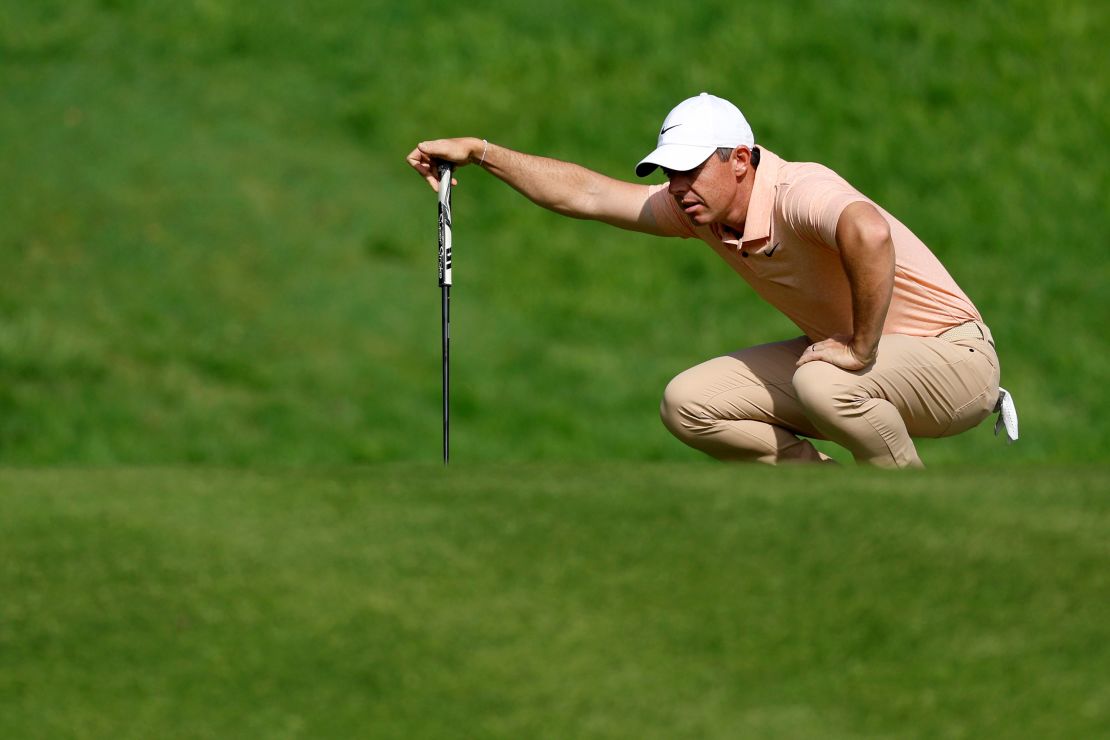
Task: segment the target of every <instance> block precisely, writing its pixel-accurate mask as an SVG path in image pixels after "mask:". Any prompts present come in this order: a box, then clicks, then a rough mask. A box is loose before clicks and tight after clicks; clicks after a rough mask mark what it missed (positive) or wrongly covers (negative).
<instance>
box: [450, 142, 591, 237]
mask: <svg viewBox="0 0 1110 740" xmlns="http://www.w3.org/2000/svg"><path fill="white" fill-rule="evenodd" d="M476 149H477V151H476V152H475V153H474V154H473V155H472V157H471V162H472V163H474V164H480V165H481V167H482V168H483V169H485V170H487V171H488V172H489V173H490V174H492V175H494V176H495V177H497V178H499V179H500V180H502V181H504V182H505V183H507V184H508V185H509V186H510V187H512V188H513V189H514V190H516V191H518V192H519V193H521V194H522V195H523V196H524V197H526V198H528V199H529V200H530V201H532V202H533V203H535V204H536V205H539V206H542V207H544V208H547V209H549V210H552V211H555V212H556V213H559V214H562V215H564V216H571V217H574V218H596V217H597V212H596V211H597V209H596V208H594V207H592V205H591V204H592V203H593V202H594V200H595V199H596V198H597V196H598V195H599V193H601V191H602V188H603V186H604V184H605V181H607V180H608V179H609V178H607V177H606V176H605V175H602V174H600V173H597V172H594V171H593V170H589V169H586V168H585V167H582V166H580V165H577V164H573V163H571V162H563V161H560V160H558V159H550V158H548V157H539V156H536V155H533V154H524V153H523V152H517V151H514V150H512V149H508V148H506V147H503V146H498V145H497V144H494V143H492V142H491V143H489V144H488V145H487V144H484V143H483V142H482V141H480V140H479V141H478V143H477V146H476ZM483 150H484V151H485V157H484V158H483V157H482V151H483Z"/></svg>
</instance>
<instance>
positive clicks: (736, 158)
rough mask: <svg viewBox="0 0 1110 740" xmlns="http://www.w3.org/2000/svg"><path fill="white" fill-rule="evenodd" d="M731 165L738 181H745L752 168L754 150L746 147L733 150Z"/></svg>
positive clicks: (730, 159)
mask: <svg viewBox="0 0 1110 740" xmlns="http://www.w3.org/2000/svg"><path fill="white" fill-rule="evenodd" d="M729 164H730V165H732V174H733V175H735V176H736V179H737V180H743V179H744V176H745V175H747V174H748V172H749V171H750V170H751V168H752V150H751V149H748V147H746V146H738V147H736V148H735V149H733V150H732V156H731V157H730V158H729Z"/></svg>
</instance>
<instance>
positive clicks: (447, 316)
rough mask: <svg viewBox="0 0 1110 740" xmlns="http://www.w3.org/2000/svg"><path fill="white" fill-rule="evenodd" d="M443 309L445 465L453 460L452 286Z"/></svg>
mask: <svg viewBox="0 0 1110 740" xmlns="http://www.w3.org/2000/svg"><path fill="white" fill-rule="evenodd" d="M440 303H441V305H442V309H443V327H442V333H443V464H444V465H446V464H447V463H448V462H450V460H451V286H450V285H444V286H443V288H442V290H441V291H440Z"/></svg>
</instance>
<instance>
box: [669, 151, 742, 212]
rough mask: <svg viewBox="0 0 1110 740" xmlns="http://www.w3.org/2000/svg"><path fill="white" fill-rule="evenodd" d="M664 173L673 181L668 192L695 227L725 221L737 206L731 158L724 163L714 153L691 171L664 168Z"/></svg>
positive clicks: (734, 175) (735, 182)
mask: <svg viewBox="0 0 1110 740" xmlns="http://www.w3.org/2000/svg"><path fill="white" fill-rule="evenodd" d="M734 156H735V155H734ZM663 173H664V174H665V175H666V176H667V179H669V180H670V185H669V186H668V188H667V191H668V192H669V193H670V194H671V197H672V198H674V199H675V202H676V203H678V207H679V208H681V209H682V211H683V213H685V214H686V218H688V219H690V221H691V222H692V223H693V224H694V225H695V226H705V225H707V224H711V223H714V222H724V221H725V217H726V216H727V215H728V214H729V212H730V211H731V210H732V209H733V208H734V207H735V199H736V190H737V181H736V174H735V171H734V169H733V166H732V160H731V159H730V160H729V161H727V162H722V161H721V160H720V158H719V157H718V156H717V154H716V153H713V154H710V155H709V158H708V159H706V160H705V161H704V162H702V163H701V164H700V165H698V166H697V167H695V168H694V169H692V170H686V171H684V172H676V171H674V170H668V169H666V168H663Z"/></svg>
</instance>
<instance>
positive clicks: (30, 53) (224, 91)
mask: <svg viewBox="0 0 1110 740" xmlns="http://www.w3.org/2000/svg"><path fill="white" fill-rule="evenodd" d="M1108 35H1110V10H1108V8H1107V6H1106V4H1105V3H1093V2H1089V0H1062V1H1061V2H1054V3H1049V4H1045V3H1035V2H1031V1H1027V0H1021V1H1019V2H983V3H974V4H967V3H961V2H938V3H930V4H929V5H928V6H925V5H920V4H916V3H910V2H890V3H883V4H880V5H876V4H874V3H864V2H851V1H841V2H801V1H796V2H780V3H765V4H762V5H761V6H760V7H758V8H753V7H748V6H741V5H737V4H736V3H728V2H723V1H715V2H704V3H698V4H697V6H696V7H683V8H675V7H674V6H673V5H671V4H666V3H660V2H636V3H632V2H607V3H600V4H598V3H594V2H585V0H575V1H573V2H567V3H555V4H547V5H544V6H542V7H539V6H534V5H531V4H523V5H522V4H519V3H510V2H507V1H506V0H480V1H479V2H473V3H468V4H465V5H461V4H458V3H454V4H446V3H432V2H427V1H417V2H408V3H402V4H398V3H385V2H380V1H378V0H373V1H372V2H368V3H367V2H354V1H353V0H328V1H326V2H316V3H311V4H309V3H269V2H267V3H263V2H257V1H253V2H252V1H250V0H248V1H246V2H236V3H231V2H224V1H223V0H204V1H203V2H201V1H198V2H190V3H180V2H165V1H164V0H153V1H151V2H134V1H133V0H100V1H99V2H94V1H93V0H73V1H67V2H60V1H58V0H38V1H36V2H16V1H15V0H0V162H3V166H4V177H3V178H2V179H0V274H3V275H4V283H3V284H4V287H3V290H0V461H4V462H8V463H16V464H53V463H58V462H80V463H93V464H101V463H144V464H149V463H167V462H211V463H218V464H232V465H252V464H270V463H275V462H285V463H311V464H321V463H322V464H346V463H351V462H387V461H406V460H407V461H432V460H434V459H435V457H436V454H437V446H436V445H435V444H434V443H432V442H430V439H431V438H432V437H434V436H435V435H436V434H437V432H438V403H439V399H438V383H439V375H438V349H439V340H438V332H439V326H438V315H439V314H438V306H437V303H438V296H437V293H438V291H437V289H436V285H435V278H434V271H435V257H434V247H433V243H434V240H435V233H434V209H435V205H434V200H433V197H432V194H431V192H430V191H429V190H428V189H427V188H426V187H425V186H424V184H423V183H422V181H420V180H419V178H417V177H416V176H415V175H414V174H413V173H412V172H411V171H408V170H407V169H406V167H405V165H404V162H403V156H404V154H405V153H406V152H408V151H409V150H410V149H411V148H412V147H413V145H414V144H415V143H416V142H417V141H419V140H421V139H426V138H431V137H434V136H440V135H452V134H476V135H479V136H485V137H489V138H490V139H491V140H493V141H496V142H500V143H504V144H507V145H509V146H514V147H517V148H520V149H524V150H527V151H534V152H539V153H543V154H549V155H553V156H558V157H564V158H568V159H572V160H576V161H580V162H583V163H585V164H587V165H589V166H592V167H594V168H596V169H599V170H601V171H604V172H607V173H610V174H614V175H617V176H622V177H631V168H632V165H633V164H634V163H635V162H636V161H638V160H639V158H640V157H642V156H643V154H644V153H645V152H646V151H648V150H649V149H650V148H651V146H652V145H653V143H654V132H655V131H656V129H657V127H658V123H659V121H660V120H661V118H662V117H663V115H664V114H665V113H666V111H667V110H668V109H669V108H670V107H671V106H672V105H673V104H674V103H675V102H676V101H678V100H680V99H682V98H684V97H686V96H688V95H690V94H695V93H697V92H698V91H700V90H703V89H708V90H713V91H714V92H716V93H718V94H721V95H725V96H728V97H731V98H733V99H735V100H736V101H737V102H738V103H739V104H740V105H741V107H742V108H743V109H744V110H745V112H746V113H747V115H748V117H749V119H750V120H751V122H752V124H753V126H754V128H755V131H756V135H757V137H758V139H759V141H760V142H761V143H762V144H764V145H765V146H767V147H768V148H770V149H772V150H775V151H777V152H778V153H780V154H782V155H783V156H785V157H787V158H791V159H815V160H818V161H821V162H825V163H827V164H829V165H831V166H833V167H835V168H837V169H838V170H839V171H841V172H842V173H843V174H844V175H845V176H846V177H848V178H849V179H850V180H851V181H852V182H854V183H856V184H857V185H858V186H859V187H860V188H861V189H862V190H863V191H864V192H865V193H867V194H869V195H871V196H872V197H874V198H875V199H877V200H878V201H879V202H880V203H881V204H883V205H884V206H885V207H887V208H888V209H889V210H890V211H891V212H893V213H894V214H896V215H898V216H899V217H900V218H901V219H902V220H903V221H905V222H906V223H907V224H908V225H909V226H910V227H911V228H913V229H915V230H917V231H918V233H919V234H920V235H921V236H922V237H923V238H924V239H925V240H926V241H927V243H929V244H930V245H931V246H932V247H933V248H934V250H935V251H936V252H937V254H938V255H939V256H940V257H941V259H942V260H943V261H944V262H945V264H946V265H947V266H948V267H949V269H950V271H951V272H952V273H953V274H954V275H955V276H956V278H957V279H958V280H959V281H960V283H961V284H962V285H963V287H964V288H965V289H966V290H967V292H968V293H969V294H970V295H971V296H972V297H973V299H974V300H975V301H976V302H977V304H978V305H979V307H980V308H981V310H982V311H983V313H984V315H985V317H986V320H987V321H988V323H989V324H990V325H991V326H992V328H993V330H994V334H995V336H996V338H997V339H998V340H999V346H1000V351H1001V357H1002V363H1003V383H1004V384H1005V385H1007V386H1008V387H1009V388H1010V389H1011V390H1012V391H1013V392H1014V394H1015V396H1016V398H1017V400H1018V403H1019V406H1020V409H1021V411H1022V412H1023V416H1022V422H1023V431H1024V434H1025V437H1024V439H1023V440H1022V443H1021V444H1020V445H1018V446H1016V447H1014V448H1012V449H1008V450H1007V449H1003V448H1001V447H1000V446H998V445H996V444H995V443H994V441H993V440H991V439H990V435H989V434H987V433H982V434H976V435H971V436H967V437H965V438H962V439H961V440H960V441H959V442H946V443H942V444H937V445H931V444H930V445H926V446H925V448H923V449H924V450H925V453H926V461H927V462H928V463H930V464H937V465H947V464H966V463H968V462H972V461H982V462H985V463H988V464H1003V463H1013V462H1023V463H1028V462H1042V463H1045V462H1059V463H1062V464H1071V463H1080V464H1082V463H1086V462H1090V461H1094V460H1098V461H1107V460H1108V459H1110V458H1108V456H1107V454H1108V453H1107V450H1108V449H1110V425H1108V424H1107V421H1106V420H1107V419H1108V418H1110V406H1108V402H1107V394H1106V393H1105V388H1106V387H1107V385H1108V382H1110V372H1108V371H1110V360H1108V359H1107V355H1106V353H1105V352H1102V351H1099V348H1101V347H1102V346H1104V344H1105V342H1104V336H1105V331H1104V327H1103V323H1104V317H1105V316H1106V315H1107V313H1108V308H1110V306H1108V303H1107V298H1106V291H1105V290H1103V286H1104V285H1105V284H1106V283H1107V282H1108V280H1110V273H1108V272H1107V270H1108V264H1110V263H1108V262H1107V260H1106V259H1105V258H1104V252H1105V249H1104V246H1105V245H1104V238H1103V236H1102V235H1104V234H1106V233H1108V232H1110V222H1108V218H1110V216H1108V214H1110V208H1107V202H1106V193H1107V192H1110V182H1108V180H1107V178H1108V173H1110V162H1108V160H1107V149H1106V146H1105V142H1106V141H1107V139H1108V138H1110V131H1108V121H1110V117H1107V116H1106V115H1105V112H1106V111H1105V101H1104V97H1105V95H1104V91H1105V89H1106V87H1107V82H1108V77H1107V71H1106V64H1105V62H1104V56H1105V54H1104V48H1103V47H1104V45H1105V39H1106V38H1107V37H1108ZM460 178H461V181H462V184H461V185H460V187H459V188H458V189H457V191H456V196H455V197H456V201H455V215H456V234H455V237H456V256H457V263H456V273H457V286H456V290H455V302H454V309H455V315H454V326H453V329H454V332H453V333H454V338H455V344H454V352H455V354H454V361H455V379H456V384H455V404H456V407H455V412H456V413H455V423H456V425H457V429H458V435H457V436H458V449H457V452H458V455H459V456H460V458H461V459H468V460H473V461H500V460H507V459H508V460H566V459H579V460H609V459H632V460H643V459H670V460H692V459H694V457H695V454H694V453H692V452H690V451H688V450H686V449H684V448H683V447H682V446H681V445H679V444H678V443H676V442H674V441H673V440H672V439H670V438H669V436H668V435H667V434H666V433H665V431H663V430H662V428H661V427H660V425H659V423H658V421H657V419H656V418H655V409H656V407H657V404H658V399H659V394H660V392H661V389H662V388H663V386H664V385H665V383H666V382H667V380H668V379H669V378H670V377H672V376H673V375H675V374H677V373H678V372H680V371H681V370H683V369H684V368H686V367H688V366H690V365H693V364H695V363H697V362H700V361H702V360H704V359H706V358H708V357H711V356H714V355H717V354H721V353H723V352H728V351H731V350H734V349H736V348H739V347H743V346H747V345H751V344H755V343H758V342H762V341H769V340H775V339H781V338H784V337H788V336H792V335H793V334H794V333H795V329H794V328H793V327H792V326H791V325H790V324H789V323H788V322H787V321H786V320H785V319H784V318H782V317H781V316H779V315H777V314H776V313H775V312H774V311H773V310H772V309H770V308H769V307H767V306H765V305H763V304H762V303H761V302H760V301H759V300H758V299H757V298H756V297H755V296H754V295H753V294H752V292H751V291H750V290H749V289H748V288H747V287H746V286H745V285H744V284H743V283H742V281H740V280H739V279H738V278H737V277H736V276H735V275H734V274H733V273H732V272H731V271H730V270H729V269H728V268H727V267H726V266H725V265H724V264H723V263H721V262H720V261H719V260H718V259H717V258H716V257H715V256H714V255H712V254H711V252H710V250H708V249H707V248H705V247H704V246H703V245H699V244H696V243H691V242H680V241H678V240H669V241H663V240H653V239H651V238H647V237H642V236H637V235H632V234H624V233H620V232H617V231H615V230H613V229H609V228H606V227H604V226H600V225H596V224H585V223H577V222H571V221H568V220H565V219H561V218H559V217H557V216H554V215H552V214H548V213H545V212H541V211H539V210H538V209H536V208H534V207H533V206H531V205H530V204H528V203H527V202H525V201H524V200H523V199H521V198H520V197H519V196H518V195H516V194H515V193H512V192H511V191H510V190H509V189H508V188H506V187H505V186H503V185H502V184H501V183H498V182H495V181H494V180H493V179H492V178H489V177H487V176H485V175H483V174H481V173H477V172H473V171H465V170H464V171H463V172H461V173H460Z"/></svg>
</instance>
